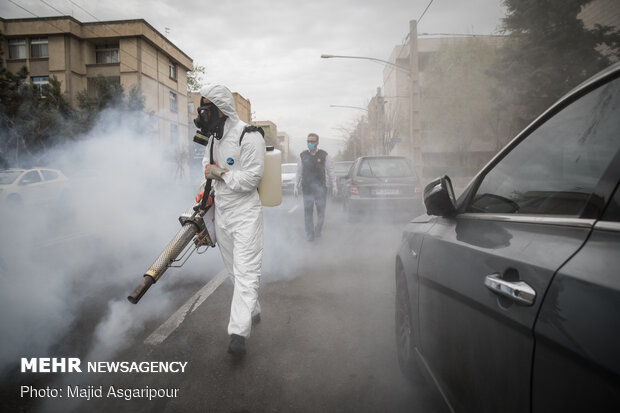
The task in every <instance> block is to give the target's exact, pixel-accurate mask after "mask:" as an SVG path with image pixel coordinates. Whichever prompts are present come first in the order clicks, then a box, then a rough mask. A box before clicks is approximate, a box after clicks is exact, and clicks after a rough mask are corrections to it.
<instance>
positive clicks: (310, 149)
mask: <svg viewBox="0 0 620 413" xmlns="http://www.w3.org/2000/svg"><path fill="white" fill-rule="evenodd" d="M315 149H316V144H314V143H312V142H308V150H309V151H313V150H315Z"/></svg>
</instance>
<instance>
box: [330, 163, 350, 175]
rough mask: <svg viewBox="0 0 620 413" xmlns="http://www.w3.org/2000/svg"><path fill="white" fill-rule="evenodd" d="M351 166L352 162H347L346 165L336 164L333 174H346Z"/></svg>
mask: <svg viewBox="0 0 620 413" xmlns="http://www.w3.org/2000/svg"><path fill="white" fill-rule="evenodd" d="M351 164H352V162H350V163H349V162H347V163H336V167H335V168H334V169H335V172H336V173H341V174H345V173H347V172H348V170H349V169H350V168H351Z"/></svg>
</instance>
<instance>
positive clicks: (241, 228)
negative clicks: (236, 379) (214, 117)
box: [200, 85, 265, 337]
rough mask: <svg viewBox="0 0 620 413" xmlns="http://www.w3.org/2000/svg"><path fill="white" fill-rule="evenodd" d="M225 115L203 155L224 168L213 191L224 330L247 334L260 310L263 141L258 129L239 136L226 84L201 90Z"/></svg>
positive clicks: (204, 161)
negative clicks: (228, 292) (226, 315)
mask: <svg viewBox="0 0 620 413" xmlns="http://www.w3.org/2000/svg"><path fill="white" fill-rule="evenodd" d="M200 95H201V96H203V97H205V98H207V99H209V100H210V101H211V102H213V103H214V104H215V106H217V108H218V109H219V110H221V111H222V113H224V114H225V115H226V116H228V119H226V123H225V124H224V133H223V136H222V138H221V139H220V140H217V139H213V138H212V139H210V143H209V144H208V145H207V147H206V149H205V155H204V157H203V159H202V165H203V167H204V166H205V165H207V164H208V163H209V156H210V155H209V151H210V145H214V146H213V162H214V163H215V164H216V165H218V166H219V167H221V168H226V169H228V172H226V173H225V174H224V175H223V177H222V178H223V181H219V180H215V179H214V180H213V183H212V185H213V188H214V193H215V201H214V203H215V234H216V238H217V244H218V245H219V247H220V253H221V254H222V259H223V261H224V266H225V268H226V271H228V274H229V275H230V277H231V278H232V281H233V284H234V292H233V297H232V303H231V308H230V321H229V323H228V334H229V335H230V334H237V335H240V336H243V337H249V335H250V331H251V328H252V316H254V315H257V314H259V313H260V305H259V303H258V288H259V281H260V274H261V266H262V259H263V207H262V205H261V201H260V199H259V196H258V191H257V188H258V184H259V183H260V181H261V179H262V178H263V169H264V166H265V140H264V139H263V137H262V136H261V134H260V133H258V132H248V133H246V134H245V136H244V137H243V141H242V142H241V145H239V138H240V137H241V133H242V132H243V129H244V128H245V126H247V124H246V123H245V122H243V121H241V120H240V119H239V116H238V115H237V112H236V111H235V103H234V100H233V96H232V93H231V92H230V90H228V88H226V87H225V86H220V85H209V86H204V87H203V88H202V89H201V90H200Z"/></svg>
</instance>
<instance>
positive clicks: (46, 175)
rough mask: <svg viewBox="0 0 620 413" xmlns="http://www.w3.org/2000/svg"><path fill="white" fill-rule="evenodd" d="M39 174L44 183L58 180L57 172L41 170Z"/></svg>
mask: <svg viewBox="0 0 620 413" xmlns="http://www.w3.org/2000/svg"><path fill="white" fill-rule="evenodd" d="M41 173H42V174H43V180H45V181H51V180H54V179H58V172H56V171H52V170H51V169H41Z"/></svg>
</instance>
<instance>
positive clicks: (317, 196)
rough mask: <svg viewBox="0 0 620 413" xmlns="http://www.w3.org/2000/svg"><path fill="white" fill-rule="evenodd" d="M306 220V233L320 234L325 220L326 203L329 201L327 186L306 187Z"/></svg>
mask: <svg viewBox="0 0 620 413" xmlns="http://www.w3.org/2000/svg"><path fill="white" fill-rule="evenodd" d="M303 192H304V221H305V224H306V234H312V235H315V232H316V234H320V233H321V230H322V229H323V222H324V221H325V204H326V203H327V188H320V187H319V188H312V190H307V189H304V191H303ZM315 205H316V229H315V227H314V206H315Z"/></svg>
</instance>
